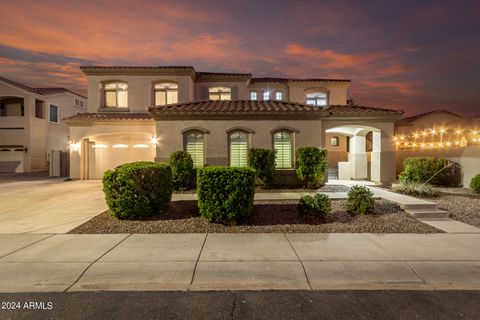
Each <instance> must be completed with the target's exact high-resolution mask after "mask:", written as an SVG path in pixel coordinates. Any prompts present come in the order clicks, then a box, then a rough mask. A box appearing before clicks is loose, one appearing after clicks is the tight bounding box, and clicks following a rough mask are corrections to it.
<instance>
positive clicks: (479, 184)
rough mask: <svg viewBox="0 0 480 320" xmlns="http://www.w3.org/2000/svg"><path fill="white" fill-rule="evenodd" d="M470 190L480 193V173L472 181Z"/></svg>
mask: <svg viewBox="0 0 480 320" xmlns="http://www.w3.org/2000/svg"><path fill="white" fill-rule="evenodd" d="M470 190H472V192H475V193H480V173H479V174H477V175H476V176H475V177H473V178H472V180H471V181H470Z"/></svg>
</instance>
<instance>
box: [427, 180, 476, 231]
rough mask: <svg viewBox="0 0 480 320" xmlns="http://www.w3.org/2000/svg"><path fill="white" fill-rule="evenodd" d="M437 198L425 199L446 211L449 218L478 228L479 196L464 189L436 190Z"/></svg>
mask: <svg viewBox="0 0 480 320" xmlns="http://www.w3.org/2000/svg"><path fill="white" fill-rule="evenodd" d="M438 190H439V191H440V196H439V197H438V198H426V199H428V200H431V201H434V202H436V203H438V207H439V208H441V209H444V210H447V211H448V212H449V213H450V218H452V219H455V220H458V221H461V222H464V223H468V224H470V225H472V226H475V227H479V228H480V195H479V194H473V193H471V192H470V191H469V190H468V189H466V188H438Z"/></svg>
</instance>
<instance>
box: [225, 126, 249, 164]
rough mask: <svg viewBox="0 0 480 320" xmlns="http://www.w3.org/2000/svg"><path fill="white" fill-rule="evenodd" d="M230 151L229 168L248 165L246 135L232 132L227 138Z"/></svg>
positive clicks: (237, 131) (241, 132)
mask: <svg viewBox="0 0 480 320" xmlns="http://www.w3.org/2000/svg"><path fill="white" fill-rule="evenodd" d="M228 140H229V149H230V166H231V167H246V166H247V164H248V133H246V132H245V131H240V130H236V131H232V132H230V133H229V136H228Z"/></svg>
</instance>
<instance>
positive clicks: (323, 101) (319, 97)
mask: <svg viewBox="0 0 480 320" xmlns="http://www.w3.org/2000/svg"><path fill="white" fill-rule="evenodd" d="M307 104H309V105H312V106H326V105H328V95H327V93H326V92H312V93H307Z"/></svg>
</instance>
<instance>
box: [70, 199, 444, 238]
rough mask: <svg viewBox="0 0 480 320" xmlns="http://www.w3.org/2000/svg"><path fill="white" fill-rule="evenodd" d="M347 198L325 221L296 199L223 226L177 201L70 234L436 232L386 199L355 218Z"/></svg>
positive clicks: (260, 207) (94, 222) (261, 207)
mask: <svg viewBox="0 0 480 320" xmlns="http://www.w3.org/2000/svg"><path fill="white" fill-rule="evenodd" d="M343 205H344V201H341V200H335V201H332V207H333V213H332V215H331V216H330V217H329V218H328V219H327V220H326V221H325V220H323V219H320V218H316V219H313V218H311V219H300V218H299V217H298V213H297V201H263V202H255V206H254V209H253V212H252V215H251V216H250V217H249V218H248V219H247V220H246V221H244V222H243V223H241V224H237V225H223V224H218V223H210V222H206V221H204V220H202V219H201V218H200V217H199V213H198V208H197V203H196V201H175V202H172V203H171V204H170V208H169V210H168V211H167V212H165V213H162V214H159V215H155V216H153V217H150V218H148V219H146V220H142V221H132V220H118V219H117V218H115V217H113V216H111V215H110V213H109V212H108V211H107V212H104V213H102V214H100V215H98V216H96V217H94V218H92V219H91V220H89V221H87V222H86V223H84V224H82V225H80V226H79V227H77V228H75V229H74V230H72V231H70V232H69V233H205V232H212V233H275V232H285V233H309V232H311V233H317V232H355V233H360V232H369V233H437V232H441V231H439V230H437V229H435V228H433V227H431V226H429V225H426V224H423V223H421V222H419V221H418V220H416V219H414V218H412V217H410V216H409V215H407V214H406V213H405V212H403V211H402V210H401V209H400V208H399V207H398V206H396V205H395V204H393V203H390V202H387V201H383V200H381V201H377V203H376V205H375V214H373V215H365V216H358V217H352V216H351V215H350V214H348V213H347V212H346V211H345V210H344V208H343Z"/></svg>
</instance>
